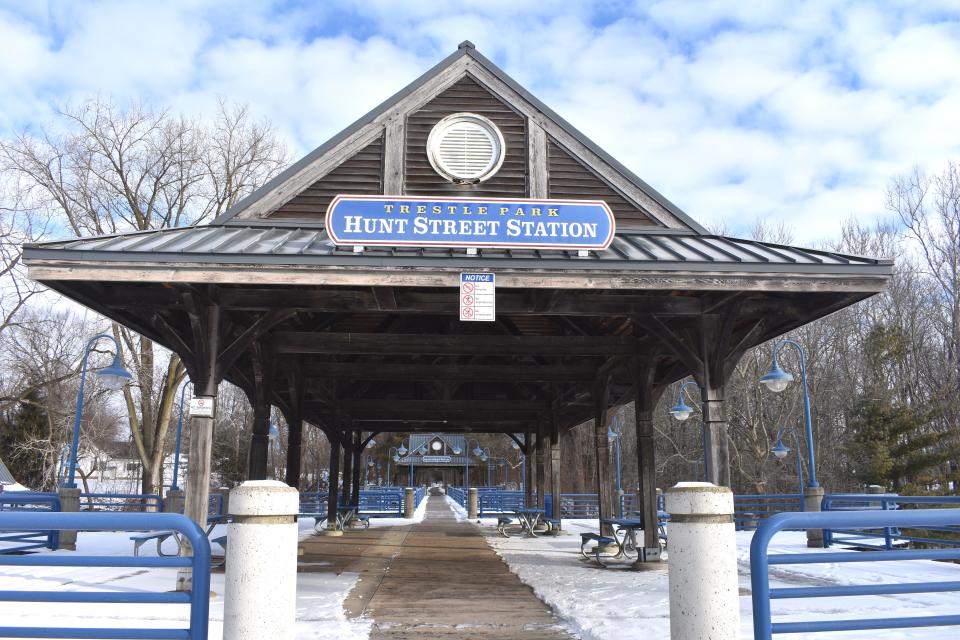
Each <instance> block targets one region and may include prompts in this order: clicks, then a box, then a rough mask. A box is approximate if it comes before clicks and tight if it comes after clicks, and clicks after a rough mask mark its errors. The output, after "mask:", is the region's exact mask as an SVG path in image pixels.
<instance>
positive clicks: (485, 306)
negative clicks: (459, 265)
mask: <svg viewBox="0 0 960 640" xmlns="http://www.w3.org/2000/svg"><path fill="white" fill-rule="evenodd" d="M496 288H497V287H496V276H495V275H494V274H492V273H461V274H460V320H462V321H464V322H493V321H494V320H496V316H497V304H496Z"/></svg>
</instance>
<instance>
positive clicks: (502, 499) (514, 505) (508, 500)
mask: <svg viewBox="0 0 960 640" xmlns="http://www.w3.org/2000/svg"><path fill="white" fill-rule="evenodd" d="M477 502H478V503H479V504H478V505H477V506H478V509H479V515H480V516H481V517H483V516H484V515H496V514H501V513H513V512H514V511H517V510H518V509H523V506H524V504H523V492H522V491H480V492H478V494H477Z"/></svg>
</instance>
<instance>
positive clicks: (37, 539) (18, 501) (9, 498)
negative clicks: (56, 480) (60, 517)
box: [0, 491, 60, 554]
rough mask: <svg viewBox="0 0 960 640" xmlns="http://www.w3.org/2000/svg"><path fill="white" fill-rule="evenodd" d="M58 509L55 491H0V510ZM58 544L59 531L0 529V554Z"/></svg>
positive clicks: (58, 497)
mask: <svg viewBox="0 0 960 640" xmlns="http://www.w3.org/2000/svg"><path fill="white" fill-rule="evenodd" d="M13 511H17V512H23V511H26V512H30V513H33V512H36V511H60V496H58V495H57V494H55V493H34V492H32V491H16V492H9V491H5V492H2V493H0V512H13ZM58 546H60V531H58V530H56V529H48V530H45V531H44V530H37V531H5V530H0V554H3V553H23V552H24V551H30V550H32V549H43V548H47V549H56V548H57V547H58Z"/></svg>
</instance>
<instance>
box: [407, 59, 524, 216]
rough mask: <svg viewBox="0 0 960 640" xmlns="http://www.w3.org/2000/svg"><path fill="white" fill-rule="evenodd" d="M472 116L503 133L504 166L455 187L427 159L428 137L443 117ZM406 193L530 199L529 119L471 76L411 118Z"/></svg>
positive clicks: (408, 126) (408, 134)
mask: <svg viewBox="0 0 960 640" xmlns="http://www.w3.org/2000/svg"><path fill="white" fill-rule="evenodd" d="M460 112H470V113H477V114H479V115H482V116H484V117H485V118H488V119H489V120H490V121H491V122H493V123H494V124H495V125H497V127H499V129H500V131H501V133H503V139H504V143H505V145H506V153H505V157H504V161H503V166H501V167H500V170H499V171H498V172H497V173H496V175H494V176H493V177H492V178H490V179H489V180H486V181H485V182H482V183H480V184H476V185H459V184H454V183H452V182H450V181H449V180H447V179H446V178H444V177H443V176H441V175H440V174H438V173H437V172H436V171H434V170H433V167H431V166H430V160H429V159H428V158H427V136H429V135H430V130H431V129H433V126H434V125H435V124H437V122H439V121H440V120H441V119H443V118H445V117H447V116H449V115H450V114H452V113H460ZM405 169H406V171H405V181H404V193H406V194H408V195H425V196H463V197H474V196H476V197H479V196H487V197H507V198H510V197H513V198H522V197H525V196H526V195H527V127H526V120H525V118H524V117H523V116H522V115H520V114H519V113H517V112H516V111H514V110H513V109H511V108H510V107H509V106H508V105H507V104H506V103H504V102H503V101H501V100H500V99H499V98H497V97H496V96H494V95H493V94H491V93H490V92H489V91H487V90H486V89H485V88H484V87H482V86H481V85H480V84H479V83H477V81H476V80H474V79H473V78H471V77H470V76H465V77H464V78H463V79H461V80H460V81H458V82H457V83H456V84H454V85H453V86H451V87H450V88H449V89H447V90H446V91H444V92H443V93H441V94H439V95H438V96H437V97H436V98H434V99H433V100H431V101H430V102H428V103H427V104H425V105H424V106H423V107H422V108H421V109H419V110H417V111H416V112H414V113H411V114H410V115H408V116H407V139H406V158H405Z"/></svg>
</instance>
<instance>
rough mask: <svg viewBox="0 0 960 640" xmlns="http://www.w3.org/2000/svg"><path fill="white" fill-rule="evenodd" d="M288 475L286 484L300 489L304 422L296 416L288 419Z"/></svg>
mask: <svg viewBox="0 0 960 640" xmlns="http://www.w3.org/2000/svg"><path fill="white" fill-rule="evenodd" d="M287 423H288V427H287V429H288V432H287V474H286V478H285V482H286V483H287V484H288V485H290V486H291V487H294V488H297V489H299V488H300V449H301V442H302V441H303V420H301V419H300V416H299V415H296V414H294V415H293V416H291V417H290V418H288V419H287Z"/></svg>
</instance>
